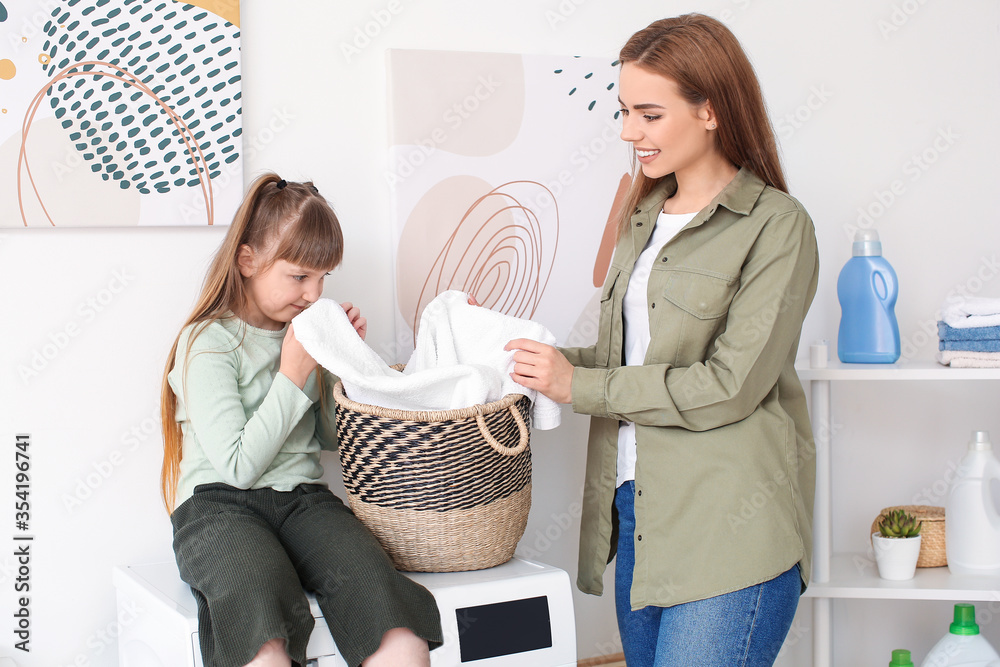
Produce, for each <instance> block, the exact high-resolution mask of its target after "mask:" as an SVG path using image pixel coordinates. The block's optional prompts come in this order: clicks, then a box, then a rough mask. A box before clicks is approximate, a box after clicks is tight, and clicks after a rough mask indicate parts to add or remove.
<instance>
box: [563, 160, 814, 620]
mask: <svg viewBox="0 0 1000 667" xmlns="http://www.w3.org/2000/svg"><path fill="white" fill-rule="evenodd" d="M676 188H677V185H676V180H675V179H674V178H673V176H672V175H671V176H668V177H667V178H665V179H664V182H663V183H661V184H660V185H659V186H658V188H657V189H656V190H655V191H654V192H653V193H652V194H651V195H650V196H648V197H646V198H645V199H644V200H643V201H642V202H641V204H640V205H639V207H638V208H637V209H636V211H635V214H634V215H633V216H632V218H631V223H630V227H629V230H628V231H627V232H626V233H625V235H624V236H623V237H622V239H621V240H620V241H619V243H618V247H617V248H616V250H615V254H614V258H613V259H612V262H611V267H610V269H609V271H608V276H607V279H606V281H605V283H604V287H603V291H602V295H601V316H600V324H599V329H598V340H597V343H596V345H594V346H592V347H589V348H569V349H563V350H562V351H563V353H564V354H565V355H566V357H567V358H568V359H569V360H570V362H572V363H573V365H574V366H576V367H577V368H576V369H575V371H574V374H573V409H574V411H575V412H579V413H583V414H588V415H592V416H593V419H592V421H591V430H590V440H589V445H588V453H587V482H586V485H585V488H584V507H583V516H582V525H581V533H580V562H579V575H578V581H577V584H578V586H579V587H580V589H581V590H582V591H584V592H586V593H593V594H597V595H599V594H601V592H602V589H603V573H604V569H605V567H606V565H607V563H608V562H610V560H611V558H612V556H613V555H614V553H615V540H616V539H617V537H616V536H617V525H616V519H615V516H614V512H613V502H614V494H615V476H616V465H617V447H618V437H617V435H618V425H619V420H623V421H631V422H634V423H635V426H636V450H637V462H636V470H635V488H636V497H635V515H636V530H635V538H634V540H635V569H634V571H633V580H632V596H631V598H632V608H633V609H639V608H642V607H644V606H647V605H656V606H672V605H675V604H679V603H682V602H689V601H692V600H699V599H703V598H708V597H712V596H715V595H720V594H723V593H728V592H732V591H735V590H739V589H742V588H746V587H747V586H751V585H755V584H758V583H761V582H764V581H768V580H770V579H772V578H774V577H776V576H777V575H779V574H781V573H782V572H784V571H786V570H788V569H789V568H790V567H792V566H793V565H795V564H796V563H798V564H799V565H800V567H801V574H802V578H803V581H804V582H808V580H809V571H810V556H811V551H812V507H813V493H814V488H815V477H816V473H815V445H814V443H813V436H812V430H811V426H810V422H809V415H808V412H807V409H806V400H805V394H804V392H803V390H802V385H801V383H800V382H799V379H798V376H797V375H796V373H795V369H794V362H795V355H796V351H797V349H798V341H799V334H800V331H801V328H802V320H803V319H804V318H805V315H806V311H807V310H808V308H809V305H810V303H811V302H812V298H813V295H814V294H815V292H816V280H817V274H818V268H819V264H818V254H817V249H816V239H815V232H814V229H813V224H812V221H811V220H810V218H809V215H808V214H807V213H806V211H805V209H803V207H802V205H801V204H799V202H798V201H796V200H795V199H793V198H792V197H791V196H789V195H787V194H785V193H783V192H780V191H778V190H775V189H774V188H771V187H767V186H765V184H764V183H763V181H761V180H760V179H759V178H758V177H757V176H756V175H754V174H753V173H752V172H750V171H748V170H746V169H741V170H740V171H739V173H738V174H737V175H736V177H735V178H734V179H733V180H732V182H730V183H729V184H728V185H727V186H726V187H725V188H724V189H723V190H722V192H720V193H719V194H718V196H716V198H715V199H714V200H713V201H712V202H711V203H710V204H709V205H708V206H706V207H705V208H704V209H703V210H702V211H700V212H699V213H698V214H697V215H695V217H694V219H692V220H691V222H689V223H688V224H687V225H685V226H684V228H682V230H681V231H680V232H679V233H678V234H677V235H676V236H675V237H674V238H672V239H671V240H670V241H668V242H667V243H666V244H665V245H664V246H663V248H662V249H661V250H660V253H659V256H658V257H657V259H656V261H655V263H654V265H653V269H652V271H651V273H650V276H649V285H648V292H647V294H648V301H649V329H650V337H651V340H650V344H649V349H648V351H647V353H646V358H645V361H644V364H643V365H642V366H623V365H622V364H623V347H622V346H623V339H624V336H623V331H624V323H623V321H622V299H623V297H624V296H625V290H626V288H627V286H628V281H629V277H630V275H631V272H632V269H633V265H634V264H635V260H636V258H637V257H638V256H639V253H640V252H642V249H643V247H644V246H645V245H646V241H647V240H648V239H649V236H650V234H651V232H652V229H653V226H654V225H655V224H656V219H657V215H658V213H659V211H660V210H661V208H662V206H663V202H664V201H665V199H666V198H667V197H668V196H670V195H672V194H673V193H674V192H675V191H676Z"/></svg>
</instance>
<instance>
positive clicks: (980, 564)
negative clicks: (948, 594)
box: [944, 431, 1000, 575]
mask: <svg viewBox="0 0 1000 667" xmlns="http://www.w3.org/2000/svg"><path fill="white" fill-rule="evenodd" d="M993 480H997V481H998V482H1000V461H997V459H996V457H995V456H994V455H993V446H992V445H991V444H990V435H989V433H988V432H987V431H975V432H974V433H973V434H972V442H970V443H969V451H968V453H967V454H966V455H965V457H964V458H963V459H962V462H961V463H960V464H959V466H958V469H957V470H956V471H955V480H954V481H953V482H952V485H951V489H950V491H949V492H948V501H947V503H946V504H945V521H944V539H945V553H946V554H947V557H948V569H949V570H951V573H952V574H972V575H977V574H978V575H1000V514H998V513H997V509H996V505H994V503H993V493H992V490H991V488H990V483H991V482H992V481H993Z"/></svg>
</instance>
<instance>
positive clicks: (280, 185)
mask: <svg viewBox="0 0 1000 667" xmlns="http://www.w3.org/2000/svg"><path fill="white" fill-rule="evenodd" d="M275 185H277V186H278V189H279V190H284V189H285V186H286V185H288V182H287V181H286V180H285V179H281V180H280V181H278V182H277V183H275Z"/></svg>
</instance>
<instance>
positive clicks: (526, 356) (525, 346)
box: [503, 338, 573, 403]
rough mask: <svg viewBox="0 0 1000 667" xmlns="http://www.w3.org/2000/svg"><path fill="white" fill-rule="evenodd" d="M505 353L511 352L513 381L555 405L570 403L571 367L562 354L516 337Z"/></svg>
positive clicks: (508, 344) (545, 346) (571, 400)
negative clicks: (550, 400)
mask: <svg viewBox="0 0 1000 667" xmlns="http://www.w3.org/2000/svg"><path fill="white" fill-rule="evenodd" d="M503 349H505V350H508V351H510V350H517V351H516V352H514V372H513V373H511V374H510V377H511V378H513V380H514V382H516V383H518V384H519V385H521V386H522V387H527V388H528V389H534V390H535V391H539V392H541V393H542V394H543V395H545V396H547V397H549V398H551V399H552V400H553V401H555V402H556V403H572V402H573V364H571V363H569V360H568V359H566V357H564V356H563V354H562V352H560V351H559V350H557V349H556V348H554V347H552V346H551V345H546V344H544V343H539V342H538V341H534V340H531V339H530V338H515V339H514V340H512V341H510V342H509V343H507V344H506V345H505V346H504V348H503Z"/></svg>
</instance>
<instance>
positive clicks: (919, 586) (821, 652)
mask: <svg viewBox="0 0 1000 667" xmlns="http://www.w3.org/2000/svg"><path fill="white" fill-rule="evenodd" d="M795 368H796V370H797V371H798V375H799V378H800V379H801V380H802V381H803V383H809V385H810V387H809V390H810V397H811V406H812V408H811V409H812V414H811V419H812V425H813V434H814V437H815V440H816V503H815V506H814V510H813V567H812V581H811V582H810V583H809V588H808V589H807V590H806V593H805V596H806V597H810V598H813V667H832V665H833V641H832V639H833V615H832V607H833V600H834V599H837V598H840V599H845V598H849V599H878V600H961V601H992V600H996V599H1000V577H989V578H984V577H960V576H953V575H951V574H950V573H949V571H948V568H946V567H937V568H919V569H918V570H917V575H916V576H915V577H914V578H913V579H912V580H910V581H885V580H883V579H881V578H879V576H878V570H877V568H876V567H875V564H874V562H872V561H871V559H870V558H869V556H868V555H867V554H863V553H837V552H835V551H834V549H833V531H832V525H833V493H832V486H831V483H832V478H833V477H832V471H831V464H830V461H831V452H830V447H831V445H832V443H831V441H830V424H832V423H833V421H832V419H831V417H832V406H831V385H832V384H833V383H834V382H837V381H852V382H858V381H862V382H868V381H912V380H920V381H925V382H926V381H943V380H966V381H968V380H1000V369H986V368H950V367H948V366H942V365H941V364H939V363H937V362H934V361H922V362H920V361H910V362H905V361H901V362H897V363H895V364H845V363H841V362H839V361H830V362H829V363H828V364H827V365H826V367H824V368H813V367H811V366H810V365H809V360H800V361H799V362H798V363H796V365H795Z"/></svg>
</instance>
